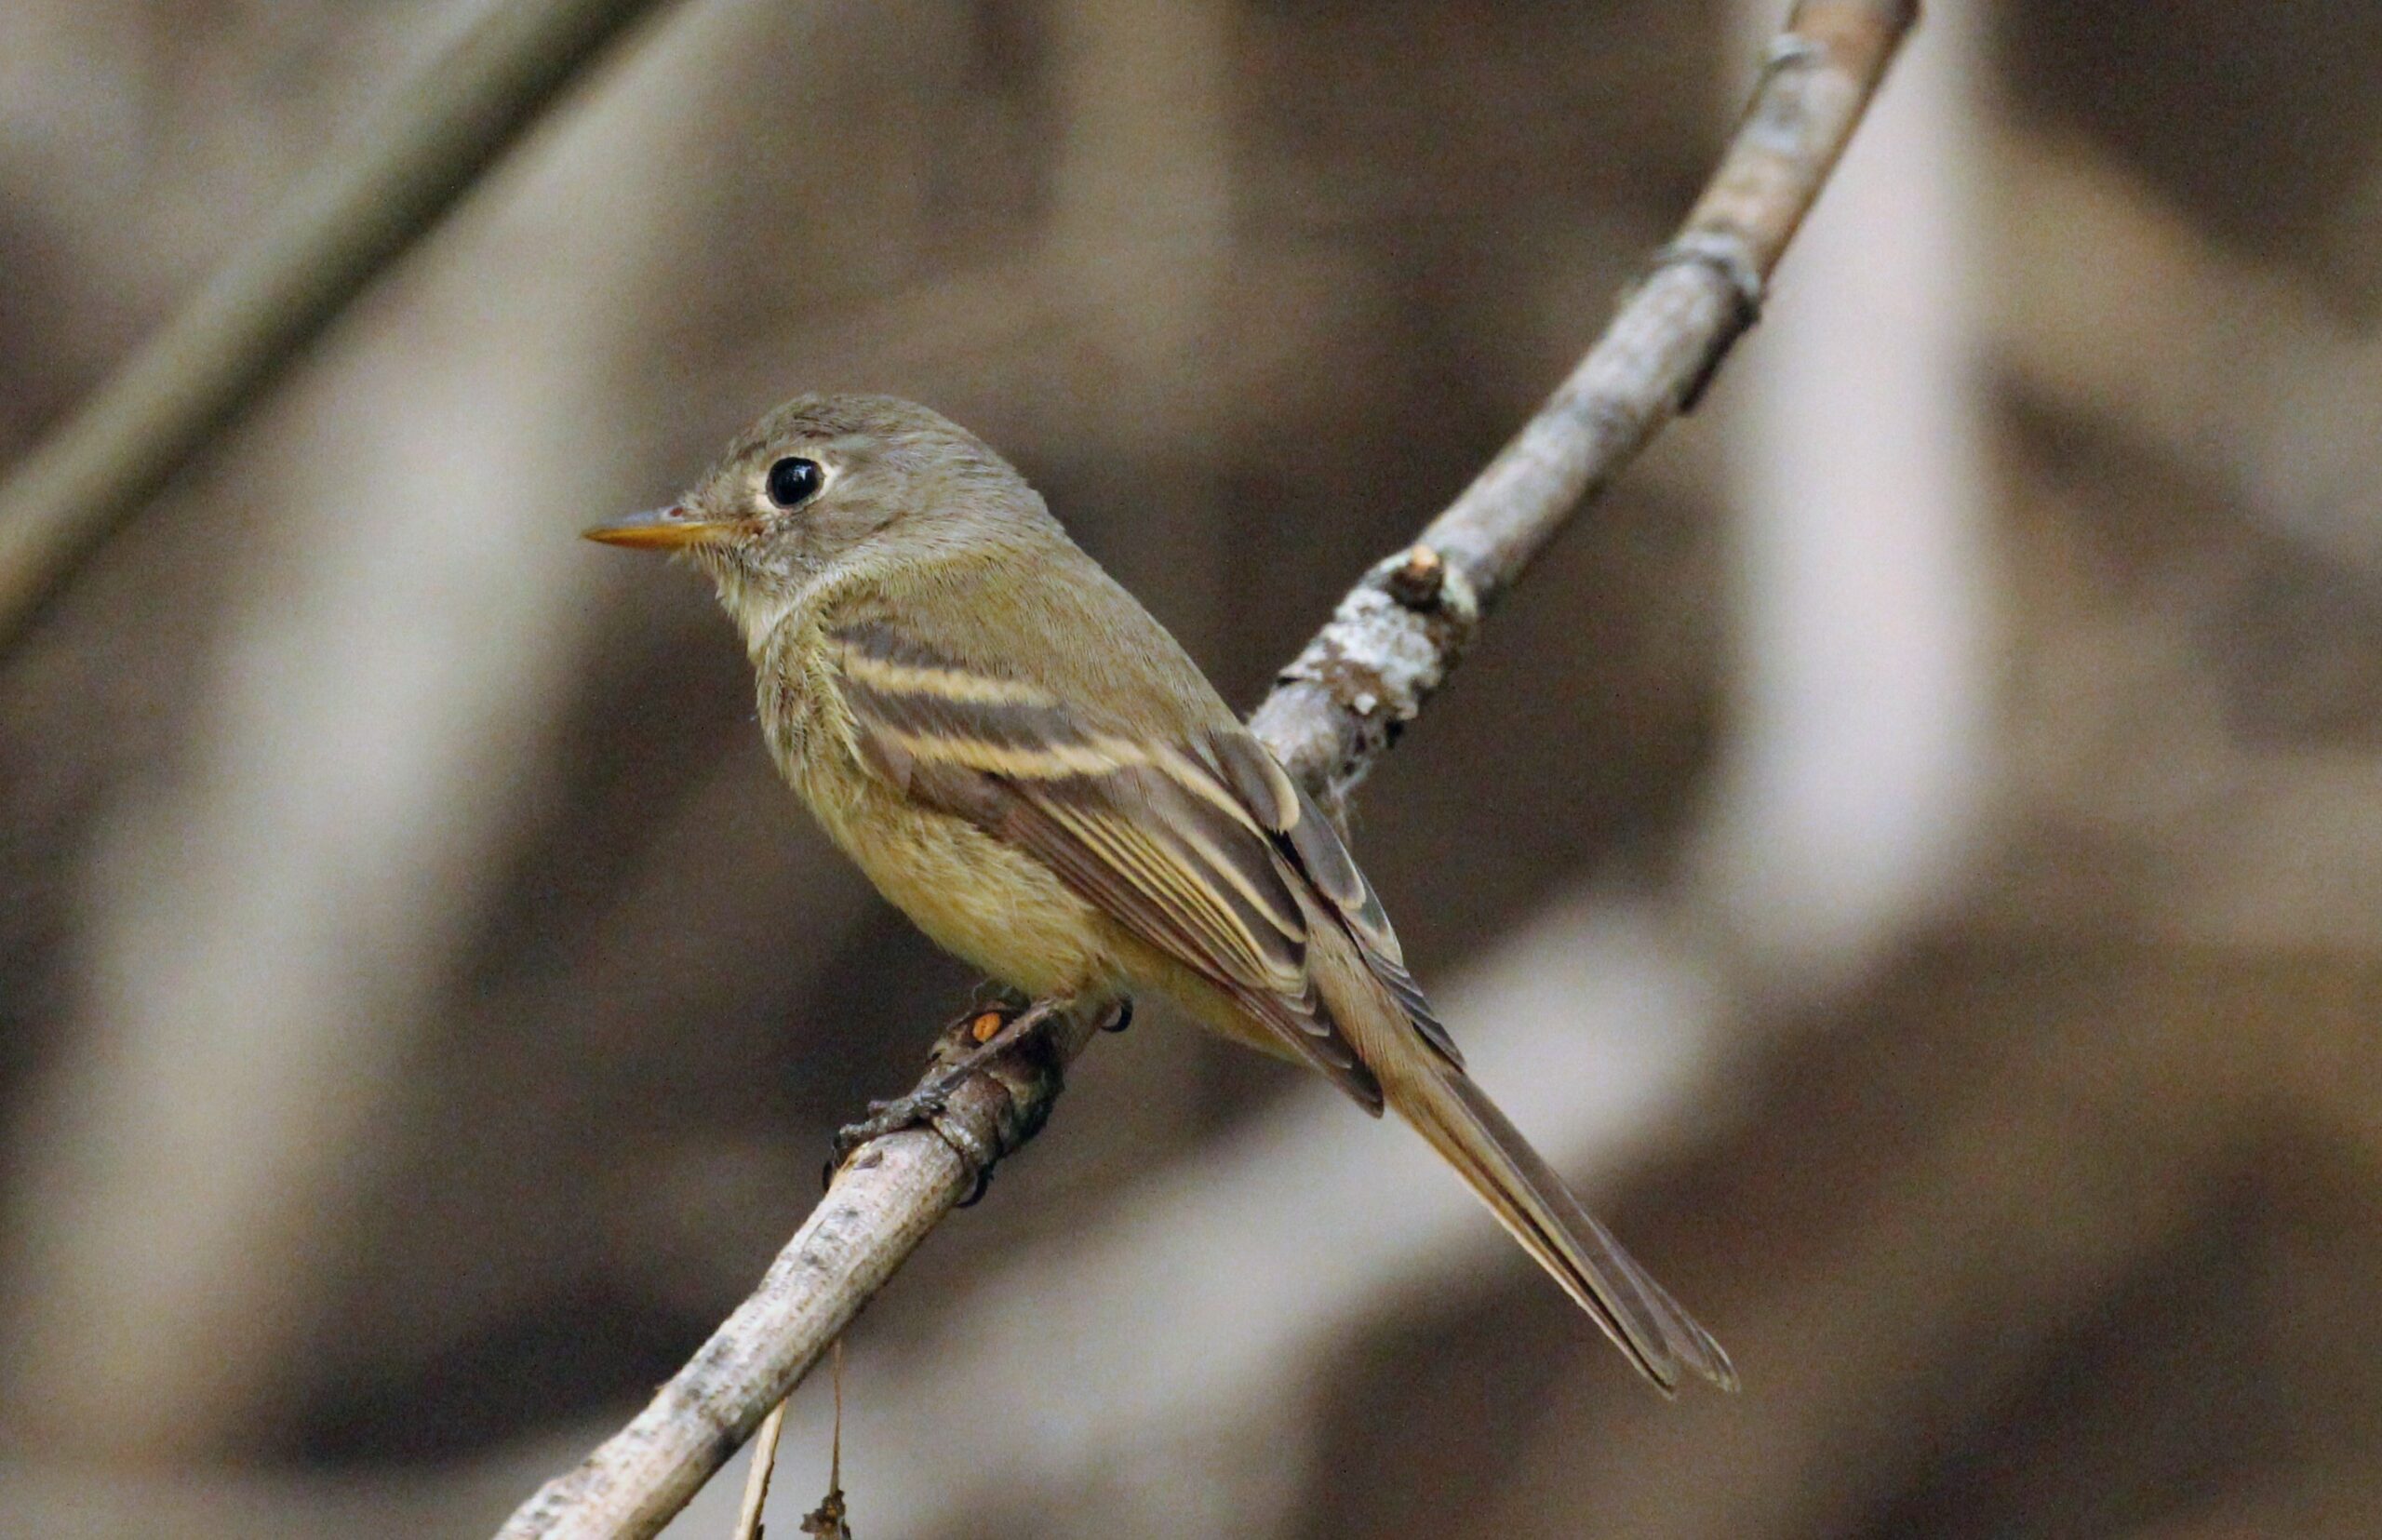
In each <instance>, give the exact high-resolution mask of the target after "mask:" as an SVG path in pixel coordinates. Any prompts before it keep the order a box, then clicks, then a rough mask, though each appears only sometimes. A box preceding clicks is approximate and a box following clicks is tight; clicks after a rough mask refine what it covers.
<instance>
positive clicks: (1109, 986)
mask: <svg viewBox="0 0 2382 1540" xmlns="http://www.w3.org/2000/svg"><path fill="white" fill-rule="evenodd" d="M588 535H589V537H590V538H591V539H595V540H600V541H605V542H609V543H611V544H614V545H628V546H636V547H640V548H644V549H649V550H664V551H677V552H683V553H684V554H686V555H687V556H690V557H691V558H693V560H694V562H695V564H696V565H697V566H698V567H700V568H702V569H703V570H704V571H705V572H707V573H709V574H710V575H711V577H712V579H713V581H714V582H716V583H717V584H718V585H719V596H720V602H721V603H722V604H723V605H724V606H726V608H727V609H728V612H729V615H730V616H731V617H733V618H734V620H735V622H736V623H737V624H738V625H739V626H740V627H741V628H742V629H743V633H744V645H745V649H746V650H747V651H748V652H749V653H751V655H752V659H753V667H754V669H755V672H756V675H757V676H758V684H759V690H760V717H761V727H762V730H763V731H764V732H765V733H766V734H767V735H768V739H769V752H770V754H771V755H772V756H773V757H775V758H776V760H777V764H778V768H779V770H781V771H783V773H784V776H785V778H786V780H787V782H789V783H791V784H792V785H793V786H794V788H795V790H796V791H797V792H799V793H800V794H801V796H802V798H803V800H804V801H806V802H808V803H809V804H810V810H811V811H812V812H813V813H815V814H816V815H817V816H818V819H819V822H820V823H821V824H823V826H824V827H825V828H826V831H827V833H828V835H829V836H830V837H832V838H833V839H834V840H835V841H836V844H837V845H839V846H841V847H842V848H843V850H844V851H845V852H846V853H847V854H849V855H850V857H851V858H852V860H854V861H855V862H857V863H859V864H860V867H861V869H862V870H863V871H864V872H866V873H867V874H868V876H869V878H870V880H872V881H873V882H875V883H876V884H877V890H878V891H880V892H882V893H883V894H884V895H885V896H886V897H887V898H888V899H890V900H891V901H892V902H893V903H894V904H896V905H897V906H899V907H900V908H901V909H902V910H903V912H904V913H905V914H907V915H908V916H909V917H911V918H912V919H913V920H915V921H917V924H918V926H919V928H920V929H922V930H924V931H926V933H927V934H928V935H929V936H930V937H932V938H933V939H934V940H935V941H936V942H938V943H939V944H942V945H943V946H944V947H946V948H948V949H949V950H951V951H952V952H954V953H957V955H958V956H959V957H963V958H965V959H966V960H967V961H969V962H970V963H971V964H973V965H974V966H976V967H978V968H981V969H983V970H984V971H985V972H987V973H990V974H992V975H993V976H994V977H995V978H997V979H999V980H1001V981H1002V982H1003V983H1006V984H1012V985H1014V986H1016V987H1017V988H1019V989H1022V990H1024V991H1025V992H1026V993H1028V994H1031V995H1036V996H1045V997H1065V998H1072V999H1074V1000H1076V1001H1077V1002H1080V1003H1082V1004H1084V1005H1087V1006H1093V1005H1097V1004H1099V1003H1101V1002H1104V1001H1113V1000H1116V999H1117V998H1119V997H1121V996H1122V995H1123V994H1124V993H1125V992H1127V991H1129V990H1133V989H1157V990H1159V991H1161V992H1163V993H1165V994H1167V995H1170V996H1171V997H1173V998H1175V999H1176V1000H1178V1001H1180V1002H1181V1003H1182V1004H1183V1005H1184V1006H1185V1007H1187V1008H1188V1009H1189V1010H1190V1011H1191V1012H1192V1013H1193V1014H1195V1015H1196V1016H1198V1018H1199V1019H1200V1020H1201V1021H1203V1022H1205V1023H1206V1024H1208V1025H1210V1026H1211V1027H1213V1028H1214V1029H1215V1030H1216V1031H1218V1032H1221V1033H1223V1034H1224V1036H1225V1037H1227V1038H1233V1039H1234V1040H1236V1041H1238V1042H1242V1043H1246V1044H1249V1045H1250V1046H1251V1047H1254V1048H1258V1049H1262V1050H1264V1051H1266V1052H1269V1053H1273V1054H1276V1055H1278V1056H1279V1057H1281V1058H1285V1059H1290V1060H1292V1061H1295V1062H1297V1063H1301V1064H1304V1065H1307V1066H1309V1067H1311V1068H1313V1069H1316V1070H1318V1071H1319V1072H1321V1073H1322V1074H1323V1075H1324V1076H1325V1077H1327V1078H1329V1079H1330V1080H1331V1081H1332V1083H1333V1084H1334V1085H1336V1086H1338V1087H1339V1088H1340V1089H1341V1090H1342V1091H1346V1092H1347V1093H1348V1095H1349V1096H1351V1097H1352V1098H1354V1099H1355V1100H1356V1102H1357V1103H1358V1105H1360V1106H1362V1107H1364V1108H1365V1109H1366V1110H1367V1111H1368V1112H1372V1113H1373V1114H1375V1115H1376V1116H1378V1115H1379V1113H1380V1112H1381V1109H1382V1107H1383V1105H1385V1104H1386V1105H1388V1106H1390V1107H1391V1108H1393V1109H1395V1110H1396V1111H1397V1112H1398V1115H1399V1116H1400V1117H1401V1118H1405V1120H1406V1121H1407V1122H1409V1123H1410V1124H1412V1126H1413V1127H1414V1129H1415V1130H1416V1132H1420V1133H1421V1134H1422V1135H1423V1137H1424V1138H1425V1139H1426V1140H1428V1141H1429V1142H1430V1144H1431V1145H1432V1147H1433V1148H1435V1149H1437V1150H1438V1151H1439V1154H1440V1155H1441V1156H1443V1157H1444V1158H1446V1159H1447V1161H1448V1163H1449V1164H1450V1165H1452V1166H1453V1167H1454V1168H1455V1169H1456V1172H1458V1174H1460V1175H1461V1176H1463V1178H1464V1179H1465V1182H1466V1183H1468V1184H1469V1185H1471V1187H1472V1189H1473V1191H1475V1192H1476V1193H1478V1194H1479V1196H1480V1198H1481V1199H1482V1200H1483V1201H1485V1202H1486V1203H1487V1204H1488V1205H1489V1207H1490V1209H1491V1211H1492V1212H1494V1213H1495V1214H1496V1216H1497V1218H1498V1220H1499V1221H1500V1222H1501V1223H1503V1224H1504V1225H1505V1228H1506V1229H1508V1230H1510V1231H1511V1232H1512V1233H1513V1235H1514V1238H1515V1239H1517V1240H1519V1241H1520V1242H1521V1244H1522V1246H1523V1248H1524V1249H1525V1250H1526V1251H1528V1252H1530V1254H1531V1255H1532V1256H1533V1257H1535V1258H1537V1260H1538V1262H1539V1264H1540V1265H1543V1266H1544V1267H1546V1270H1547V1271H1548V1272H1549V1273H1551V1274H1553V1275H1554V1276H1555V1279H1556V1281H1557V1282H1559V1283H1560V1284H1561V1285H1562V1286H1563V1288H1564V1290H1565V1292H1568V1293H1570V1294H1571V1296H1572V1298H1573V1299H1574V1300H1576V1301H1578V1302H1579V1304H1580V1306H1581V1307H1582V1308H1584V1309H1586V1311H1587V1312H1588V1313H1589V1314H1590V1315H1591V1316H1593V1317H1594V1318H1595V1319H1596V1321H1597V1324H1598V1325H1599V1326H1601V1327H1602V1328H1603V1329H1604V1331H1605V1332H1606V1334H1608V1335H1609V1336H1611V1337H1612V1338H1613V1342H1614V1343H1616V1344H1617V1345H1619V1346H1620V1348H1621V1350H1622V1351H1623V1352H1624V1353H1625V1354H1626V1355H1628V1358H1629V1359H1630V1361H1631V1362H1632V1363H1634V1364H1636V1365H1637V1366H1638V1368H1639V1371H1640V1372H1641V1373H1644V1374H1645V1375H1646V1376H1647V1377H1648V1378H1649V1379H1651V1380H1653V1382H1654V1383H1655V1384H1656V1385H1658V1386H1663V1387H1664V1388H1665V1389H1666V1390H1667V1389H1669V1388H1670V1387H1672V1386H1676V1385H1677V1384H1678V1383H1679V1379H1680V1376H1681V1374H1682V1373H1685V1372H1693V1373H1697V1374H1700V1375H1702V1376H1704V1377H1705V1378H1706V1379H1708V1380H1711V1381H1712V1382H1714V1383H1715V1384H1718V1385H1720V1386H1724V1387H1730V1388H1733V1387H1734V1386H1735V1385H1736V1375H1735V1373H1734V1371H1733V1370H1732V1369H1731V1368H1730V1365H1729V1359H1728V1355H1726V1354H1725V1353H1723V1352H1722V1351H1721V1350H1720V1344H1719V1343H1717V1342H1715V1341H1713V1340H1712V1337H1711V1335H1710V1333H1708V1332H1706V1331H1705V1330H1704V1329H1703V1328H1702V1327H1701V1326H1698V1325H1697V1324H1696V1323H1695V1322H1694V1320H1693V1319H1691V1318H1690V1317H1689V1316H1688V1314H1687V1312H1686V1311H1684V1310H1682V1309H1680V1308H1679V1306H1678V1304H1676V1303H1675V1302H1674V1301H1673V1300H1672V1299H1671V1297H1670V1295H1669V1294H1667V1293H1666V1292H1664V1291H1663V1288H1662V1286H1661V1285H1660V1284H1657V1283H1656V1282H1655V1281H1654V1280H1653V1279H1652V1278H1650V1277H1648V1276H1647V1275H1646V1273H1645V1271H1644V1270H1643V1269H1642V1268H1640V1267H1639V1265H1637V1264H1636V1263H1635V1262H1633V1261H1631V1260H1630V1258H1629V1256H1628V1255H1627V1254H1626V1252H1623V1251H1622V1250H1621V1248H1620V1246H1619V1245H1618V1244H1616V1243H1615V1242H1614V1240H1613V1238H1612V1237H1611V1236H1610V1235H1608V1234H1607V1233H1606V1232H1605V1230H1604V1227H1603V1226H1602V1225H1599V1224H1598V1223H1597V1222H1596V1221H1595V1220H1594V1219H1592V1218H1590V1217H1589V1215H1588V1213H1587V1212H1586V1210H1585V1209H1583V1208H1582V1207H1581V1206H1580V1204H1579V1201H1578V1200H1577V1199H1574V1198H1573V1197H1572V1194H1571V1193H1570V1191H1569V1190H1568V1189H1566V1188H1565V1186H1564V1185H1563V1183H1562V1182H1561V1180H1560V1179H1559V1178H1558V1177H1557V1176H1556V1174H1555V1172H1553V1170H1551V1169H1550V1168H1549V1167H1548V1166H1547V1164H1546V1161H1545V1160H1543V1159H1541V1158H1539V1156H1538V1154H1537V1152H1536V1151H1534V1150H1532V1148H1531V1147H1530V1145H1529V1144H1528V1143H1527V1142H1525V1141H1524V1140H1523V1138H1522V1136H1521V1135H1520V1133H1519V1132H1517V1131H1516V1130H1515V1128H1514V1126H1513V1124H1511V1123H1510V1122H1508V1121H1506V1119H1505V1115H1504V1114H1503V1113H1501V1112H1499V1111H1498V1110H1497V1108H1496V1106H1495V1105H1494V1104H1492V1102H1491V1101H1490V1100H1489V1098H1488V1096H1487V1095H1486V1094H1485V1093H1484V1092H1483V1091H1481V1090H1480V1089H1479V1087H1478V1086H1477V1085H1475V1084H1474V1083H1473V1081H1472V1079H1471V1078H1470V1077H1469V1076H1468V1075H1466V1074H1465V1069H1464V1058H1463V1055H1461V1054H1460V1053H1458V1052H1457V1051H1456V1047H1455V1044H1454V1042H1453V1041H1452V1040H1451V1038H1449V1036H1448V1033H1447V1029H1446V1028H1445V1027H1443V1026H1442V1025H1440V1024H1439V1020H1438V1019H1437V1018H1436V1017H1434V1016H1433V1015H1432V1013H1431V1008H1430V1005H1429V1002H1428V1001H1427V1000H1425V998H1424V995H1423V991H1422V989H1421V988H1420V987H1419V986H1418V985H1417V984H1415V982H1414V980H1413V977H1412V975H1411V974H1409V973H1408V972H1407V971H1406V967H1405V963H1404V961H1403V959H1402V957H1401V954H1400V952H1399V950H1398V937H1397V934H1396V933H1395V932H1394V931H1391V929H1390V925H1389V918H1388V917H1387V916H1386V915H1385V914H1384V913H1383V912H1382V907H1381V904H1380V901H1379V900H1377V899H1376V898H1375V897H1374V896H1373V891H1372V888H1371V887H1370V886H1369V885H1368V884H1367V883H1366V881H1365V878H1364V876H1363V874H1362V873H1360V872H1358V869H1357V866H1356V863H1355V862H1354V861H1352V860H1351V859H1350V858H1349V855H1348V851H1347V849H1346V847H1345V846H1344V845H1343V844H1342V843H1341V840H1340V837H1339V835H1338V833H1337V832H1335V831H1334V829H1333V828H1332V824H1331V822H1330V820H1328V819H1326V818H1325V817H1324V816H1323V814H1322V813H1321V812H1320V811H1319V810H1318V809H1317V808H1316V806H1315V804H1314V802H1313V801H1311V800H1310V799H1309V798H1308V797H1307V796H1306V794H1305V792H1303V791H1302V790H1300V788H1299V787H1298V785H1297V784H1296V783H1293V782H1292V781H1291V778H1290V776H1289V775H1287V774H1286V773H1284V771H1283V770H1282V769H1281V767H1280V766H1279V765H1278V764H1276V763H1275V761H1274V758H1273V757H1272V756H1271V755H1270V754H1268V753H1267V752H1266V750H1265V746H1264V745H1263V744H1261V743H1258V741H1257V740H1256V739H1255V738H1254V737H1253V736H1251V734H1250V732H1249V730H1247V729H1246V728H1244V727H1242V726H1241V724H1240V722H1239V721H1238V718H1236V717H1235V716H1233V714H1232V712H1231V711H1230V710H1229V709H1228V708H1227V707H1226V706H1225V704H1224V701H1223V700H1222V699H1221V698H1220V697H1219V696H1218V695H1217V694H1216V691H1215V690H1214V688H1213V687H1211V685H1210V684H1209V683H1208V680H1207V678H1206V676H1204V675H1202V674H1201V673H1200V672H1199V668H1198V664H1196V663H1193V662H1192V661H1191V659H1190V658H1189V657H1188V656H1187V655H1185V654H1184V650H1183V649H1182V648H1181V647H1180V646H1178V645H1177V644H1176V643H1175V640H1174V638H1173V637H1172V636H1170V635H1168V634H1167V631H1166V629H1165V628H1164V627H1163V626H1161V625H1159V624H1158V622H1157V621H1156V620H1154V619H1152V618H1151V616H1150V614H1149V612H1148V611H1147V610H1145V609H1143V608H1142V607H1141V605H1140V604H1139V603H1138V602H1137V601H1136V600H1135V599H1134V598H1133V596H1131V594H1128V593H1127V592H1125V590H1124V589H1122V588H1120V587H1118V586H1117V583H1115V581H1113V580H1112V579H1111V578H1110V577H1109V576H1108V574H1107V573H1106V572H1104V571H1103V570H1101V569H1100V568H1099V566H1098V565H1097V564H1095V563H1094V562H1093V561H1092V559H1091V557H1090V556H1085V555H1084V554H1083V552H1082V551H1081V550H1079V549H1077V546H1076V543H1075V542H1073V541H1072V540H1070V539H1068V538H1067V534H1066V531H1065V530H1064V529H1061V528H1060V527H1059V523H1058V521H1057V520H1056V519H1054V518H1052V517H1051V516H1050V511H1049V510H1048V509H1047V508H1045V507H1044V506H1043V503H1042V499H1041V498H1040V497H1039V496H1038V495H1037V494H1036V492H1035V490H1034V489H1033V488H1031V487H1029V486H1027V485H1026V483H1025V479H1024V477H1023V476H1021V475H1018V473H1017V472H1016V471H1015V470H1014V469H1013V468H1011V466H1010V464H1009V462H1007V461H1004V460H1003V459H1001V457H1000V456H999V455H997V454H995V453H994V452H993V451H992V450H991V449H988V448H986V447H985V446H984V443H983V442H982V441H980V440H979V439H977V438H976V437H975V436H974V435H972V434H970V433H968V432H967V431H966V430H964V429H962V428H960V427H958V426H957V425H955V424H953V423H951V422H947V421H945V420H944V419H943V418H942V417H939V416H937V415H936V414H935V413H933V412H931V411H929V410H928V409H927V408H924V407H919V406H914V405H912V404H911V403H909V402H907V401H901V400H896V399H894V398H893V397H890V396H881V395H806V396H799V397H797V398H796V399H795V400H793V401H790V402H788V403H786V404H785V405H784V406H783V407H780V408H778V409H777V410H775V411H773V412H771V413H769V415H768V416H766V417H764V418H762V419H761V420H760V422H757V423H756V424H754V426H753V427H752V428H751V430H750V431H748V432H747V433H745V434H744V435H743V436H742V437H740V438H739V439H738V440H737V441H736V443H735V444H734V445H733V446H732V447H731V448H730V449H729V451H728V454H727V456H726V457H725V458H724V459H722V460H721V461H720V462H719V463H718V464H717V465H716V466H715V467H714V468H713V469H712V470H711V471H710V473H709V474H707V475H705V476H704V477H703V480H702V481H701V482H700V483H698V484H697V485H696V487H695V489H693V490H692V491H691V492H689V493H688V494H687V496H686V497H685V498H684V499H683V500H682V501H680V502H677V503H676V504H675V505H673V506H671V507H668V508H662V509H658V510H656V511H654V512H652V513H648V514H639V515H637V516H635V517H633V518H627V519H623V520H622V521H621V522H619V523H617V524H608V525H605V526H603V527H601V528H599V529H591V530H589V531H588Z"/></svg>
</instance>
